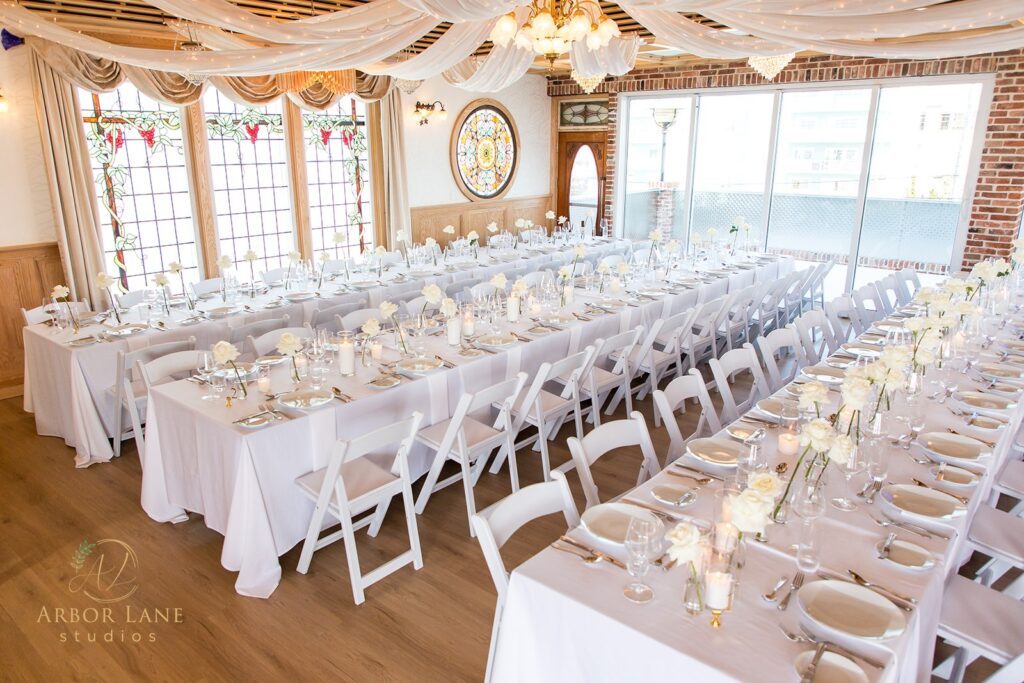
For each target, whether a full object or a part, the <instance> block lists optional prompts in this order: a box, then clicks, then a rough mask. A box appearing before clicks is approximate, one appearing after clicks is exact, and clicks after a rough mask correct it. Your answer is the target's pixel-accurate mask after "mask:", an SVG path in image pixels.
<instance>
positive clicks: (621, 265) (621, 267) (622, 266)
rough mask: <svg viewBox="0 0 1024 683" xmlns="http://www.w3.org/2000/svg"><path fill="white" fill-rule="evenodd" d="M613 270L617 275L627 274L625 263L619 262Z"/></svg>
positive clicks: (626, 264) (627, 267)
mask: <svg viewBox="0 0 1024 683" xmlns="http://www.w3.org/2000/svg"><path fill="white" fill-rule="evenodd" d="M615 270H616V271H617V272H618V273H619V275H626V274H628V273H629V264H628V263H626V262H625V261H619V262H618V263H617V264H616V265H615Z"/></svg>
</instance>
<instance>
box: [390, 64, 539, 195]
mask: <svg viewBox="0 0 1024 683" xmlns="http://www.w3.org/2000/svg"><path fill="white" fill-rule="evenodd" d="M481 97H487V98H490V99H493V100H497V101H498V102H501V103H502V104H503V105H504V106H505V108H507V109H508V110H509V112H510V113H511V114H512V118H513V119H514V120H515V123H516V128H517V129H518V130H519V145H520V149H521V154H520V157H519V168H518V170H517V171H516V176H515V179H514V180H513V181H512V188H511V189H510V190H509V192H508V194H507V195H505V197H506V198H508V199H511V198H513V197H530V196H537V195H546V194H548V193H549V192H550V191H551V166H550V163H551V99H550V98H548V96H547V82H546V81H545V79H544V77H543V76H536V75H526V76H524V77H523V78H521V79H519V80H518V81H517V82H515V83H514V84H512V85H510V86H509V87H507V88H505V89H504V90H500V91H498V92H496V93H473V92H468V91H466V90H461V89H459V88H456V87H454V86H451V85H449V84H448V83H447V82H446V81H445V80H444V78H443V77H440V76H438V77H436V78H431V79H428V80H426V81H424V82H423V84H422V85H420V87H419V88H418V89H417V90H416V92H414V93H413V94H412V95H406V94H404V93H403V94H402V114H403V120H404V121H405V131H404V132H405V151H406V168H407V170H408V184H409V206H410V207H417V206H431V205H434V204H454V203H458V202H468V201H469V200H468V199H466V197H465V195H463V194H462V193H461V192H460V191H459V188H458V187H457V186H456V185H455V182H456V181H455V177H454V176H453V175H452V170H451V164H450V163H449V160H448V159H449V145H450V143H451V135H452V129H453V128H454V127H455V125H456V124H457V121H456V119H458V116H459V112H461V111H462V109H463V108H464V107H465V106H466V105H467V104H469V103H470V102H472V101H473V100H476V99H479V98H481ZM417 100H419V101H421V102H433V101H435V100H440V101H441V102H442V103H444V107H445V109H446V110H447V111H448V120H447V121H443V122H442V121H438V120H436V118H433V117H432V118H431V121H430V123H428V124H426V125H424V126H421V125H419V121H418V119H417V117H416V116H414V115H413V109H414V106H415V104H416V101H417Z"/></svg>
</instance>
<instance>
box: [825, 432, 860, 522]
mask: <svg viewBox="0 0 1024 683" xmlns="http://www.w3.org/2000/svg"><path fill="white" fill-rule="evenodd" d="M837 465H838V467H839V472H840V473H841V474H842V475H843V483H844V486H843V495H842V496H841V497H839V498H833V499H832V507H834V508H835V509H837V510H842V511H843V512H852V511H853V510H856V509H857V504H856V503H854V502H853V501H852V500H851V499H850V480H851V479H853V477H854V476H855V475H857V474H859V473H860V472H863V471H864V467H865V462H864V456H863V454H862V453H861V451H860V449H859V448H856V447H854V448H853V450H852V451H851V452H850V457H849V458H847V460H846V462H844V463H837Z"/></svg>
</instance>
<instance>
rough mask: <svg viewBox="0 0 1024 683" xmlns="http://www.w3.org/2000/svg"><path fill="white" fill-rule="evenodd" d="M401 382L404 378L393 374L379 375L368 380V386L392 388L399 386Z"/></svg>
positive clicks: (372, 387)
mask: <svg viewBox="0 0 1024 683" xmlns="http://www.w3.org/2000/svg"><path fill="white" fill-rule="evenodd" d="M401 383H402V380H400V379H398V378H397V377H395V376H393V375H379V376H377V377H374V378H373V379H372V380H370V381H369V382H367V383H366V386H368V387H370V388H371V389H390V388H391V387H397V386H398V385H399V384H401Z"/></svg>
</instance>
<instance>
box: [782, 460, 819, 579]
mask: <svg viewBox="0 0 1024 683" xmlns="http://www.w3.org/2000/svg"><path fill="white" fill-rule="evenodd" d="M821 473H822V468H821V466H820V465H818V464H814V465H811V466H810V467H808V469H807V471H806V472H804V473H802V474H800V473H798V475H797V478H796V482H797V483H796V486H795V490H794V492H793V497H792V500H791V502H790V508H791V509H792V510H793V514H795V515H796V516H797V517H799V518H800V535H799V537H798V539H797V546H796V562H797V568H799V569H800V571H803V572H816V571H818V567H819V566H820V564H821V560H820V558H819V540H818V533H817V520H818V518H819V517H821V516H822V515H824V514H825V493H824V487H822V486H820V484H819V481H818V479H819V477H820V476H821Z"/></svg>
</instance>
